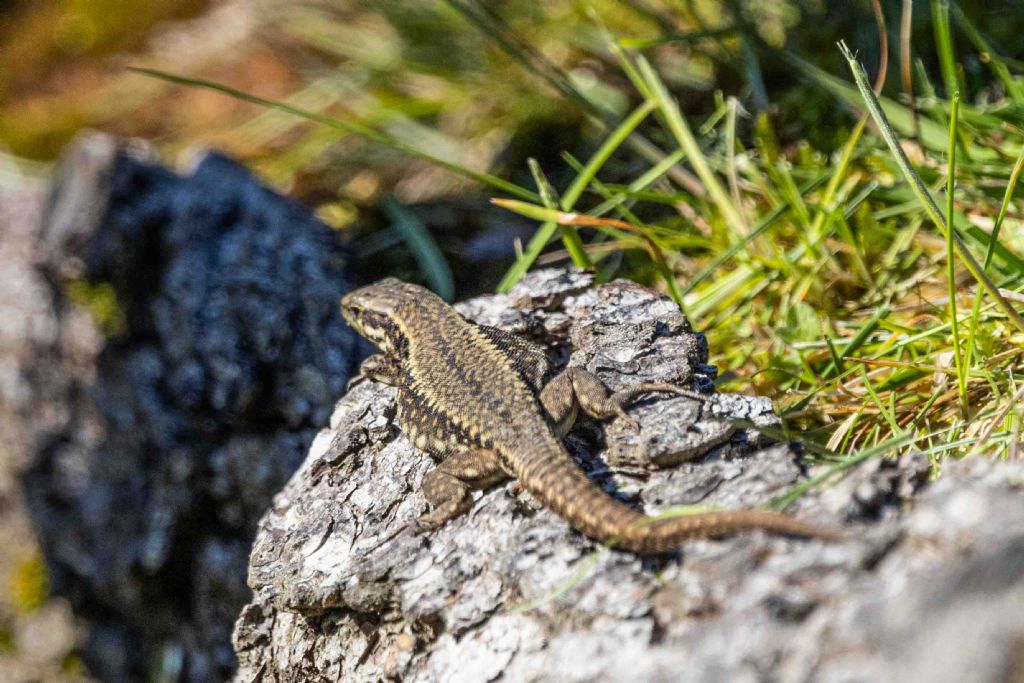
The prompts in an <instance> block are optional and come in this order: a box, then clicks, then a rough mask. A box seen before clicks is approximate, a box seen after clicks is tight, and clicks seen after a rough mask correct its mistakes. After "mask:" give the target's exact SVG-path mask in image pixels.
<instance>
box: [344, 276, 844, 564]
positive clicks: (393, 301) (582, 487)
mask: <svg viewBox="0 0 1024 683" xmlns="http://www.w3.org/2000/svg"><path fill="white" fill-rule="evenodd" d="M341 308H342V313H343V315H344V316H345V319H346V320H347V321H348V322H349V324H350V325H352V327H353V328H354V329H355V330H356V331H358V332H359V333H360V334H362V335H363V336H364V337H366V338H367V339H369V340H370V341H371V342H373V343H374V344H376V345H377V346H378V347H379V348H380V350H381V353H380V354H378V355H375V356H371V357H370V358H368V359H367V360H366V361H365V362H364V364H363V368H362V374H363V375H364V376H366V377H368V378H370V379H374V380H378V381H382V382H386V383H388V384H391V385H394V386H396V387H397V388H398V423H399V425H400V426H401V428H402V430H403V431H404V432H405V433H406V434H407V435H408V436H409V438H410V439H411V440H412V441H413V442H414V443H415V444H416V446H417V447H418V448H421V449H424V450H427V451H429V452H431V453H434V454H435V455H438V456H441V457H442V458H443V460H442V462H441V463H440V464H439V465H438V466H437V468H436V469H434V470H433V471H431V472H429V473H428V474H427V476H426V477H425V478H424V482H423V489H424V494H425V495H426V497H427V499H428V500H429V501H430V503H431V504H432V505H433V510H432V511H431V512H429V513H427V514H425V515H424V516H423V517H421V518H420V520H419V523H420V528H421V529H433V528H436V527H438V526H440V525H442V524H444V523H445V522H447V521H448V520H450V519H452V518H453V517H456V516H458V515H460V514H463V513H465V512H467V511H468V510H469V508H470V506H471V505H472V495H471V494H472V491H473V490H474V489H480V488H485V487H487V486H492V485H494V484H495V483H498V482H500V481H502V480H504V479H506V478H508V477H514V478H515V479H517V480H518V481H519V483H520V485H521V486H522V487H523V488H524V489H526V490H527V491H529V492H530V493H531V494H532V495H533V496H534V497H535V498H537V499H538V500H540V502H541V503H542V504H543V505H545V506H546V507H548V508H550V509H551V510H553V511H555V512H556V513H558V514H559V515H561V516H562V517H563V518H564V519H565V520H566V521H568V522H569V524H570V525H572V526H573V528H575V529H577V530H578V531H580V532H582V533H584V534H586V535H587V536H590V537H591V538H594V539H596V540H598V541H602V542H606V541H609V540H612V539H615V547H617V548H624V549H627V550H631V551H634V552H638V553H658V552H664V551H667V550H671V549H673V548H675V547H677V546H679V545H680V544H681V543H682V542H684V541H686V540H689V539H694V538H700V537H707V536H720V535H724V534H729V533H732V532H736V531H743V530H749V529H765V530H768V531H774V532H778V533H783V534H792V535H798V536H816V537H823V538H832V537H834V536H836V534H835V533H834V532H833V531H830V530H827V529H823V528H820V527H817V526H813V525H811V524H807V523H804V522H801V521H799V520H796V519H794V518H792V517H788V516H786V515H782V514H777V513H773V512H765V511H759V510H734V511H722V512H707V513H702V514H694V515H685V516H681V517H671V518H662V519H652V518H650V517H646V516H644V515H642V514H640V513H639V512H637V511H635V510H633V509H632V508H629V507H627V506H626V505H623V504H622V503H621V502H619V501H618V500H616V499H614V498H612V497H611V496H609V495H607V494H606V493H605V492H604V491H602V490H601V489H600V488H599V487H598V486H596V485H595V484H594V483H593V482H592V481H590V479H588V478H587V476H586V475H585V474H584V473H583V472H582V471H581V470H580V469H579V468H578V467H577V466H576V463H575V462H573V460H572V458H571V457H570V456H569V453H568V452H567V451H566V450H565V447H564V446H563V445H562V442H561V437H562V436H563V435H564V434H565V433H566V432H567V431H568V429H569V428H570V427H571V426H572V424H573V422H574V421H575V419H576V416H577V414H578V412H579V410H581V409H582V410H583V412H585V413H587V414H588V415H590V416H591V417H594V418H597V419H604V418H607V417H611V416H613V415H619V416H621V417H623V418H625V419H627V420H629V421H630V422H632V419H631V418H630V417H629V416H628V415H626V413H625V410H624V409H623V405H624V404H626V403H628V402H629V401H630V400H632V399H633V398H636V397H637V396H640V395H642V394H644V393H648V392H654V391H664V392H672V393H678V394H683V395H687V396H691V397H695V398H698V399H704V398H706V397H704V396H702V395H700V394H696V393H695V392H691V391H688V390H686V389H683V388H681V387H676V386H674V385H669V384H641V385H637V386H635V387H630V388H629V389H626V390H624V391H620V392H617V393H615V394H612V395H611V396H609V395H608V391H607V389H606V387H605V386H604V385H603V384H602V383H601V381H600V380H599V379H598V378H597V377H596V376H595V375H593V374H591V373H589V372H586V371H584V370H581V369H579V368H569V369H567V370H565V371H563V372H562V373H560V374H558V375H557V376H555V377H554V378H553V379H551V380H550V381H547V380H548V378H549V376H550V374H551V365H550V362H549V361H548V359H547V357H546V355H545V354H544V352H543V350H542V349H540V348H539V347H537V346H536V345H534V344H532V343H530V342H528V341H525V340H523V339H521V338H519V337H516V336H515V335H512V334H509V333H507V332H504V331H502V330H498V329H495V328H490V327H484V326H481V325H476V324H474V323H472V322H469V321H467V320H466V319H465V318H463V317H462V316H460V315H459V314H458V313H457V312H456V311H455V309H453V308H452V307H451V306H449V305H448V304H446V303H445V302H444V301H442V300H441V299H440V298H439V297H437V296H436V295H434V294H432V293H431V292H429V291H427V290H426V289H424V288H422V287H419V286H417V285H412V284H408V283H404V282H400V281H398V280H395V279H392V278H388V279H385V280H381V281H380V282H377V283H375V284H372V285H369V286H366V287H362V288H360V289H357V290H355V291H354V292H352V293H350V294H348V295H347V296H346V297H345V298H344V299H342V302H341Z"/></svg>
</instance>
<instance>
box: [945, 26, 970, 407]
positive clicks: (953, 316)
mask: <svg viewBox="0 0 1024 683" xmlns="http://www.w3.org/2000/svg"><path fill="white" fill-rule="evenodd" d="M947 28H948V27H947ZM959 111H960V93H959V92H955V93H953V99H952V102H951V106H950V109H949V152H948V154H947V158H948V160H949V161H948V164H947V169H948V170H947V171H946V225H949V226H952V225H953V199H954V197H953V191H954V190H955V189H956V147H957V144H956V125H957V114H958V113H959ZM955 234H956V231H955V230H954V229H952V228H950V229H948V230H946V280H947V284H948V286H949V322H950V326H951V330H950V331H951V333H952V335H953V360H954V363H955V365H956V382H957V390H958V391H959V393H960V408H961V410H962V411H963V412H964V413H965V414H966V412H967V375H966V372H965V371H964V357H963V352H962V351H961V349H960V323H959V321H958V320H957V310H956V261H955V258H954V255H955V253H956V252H955V250H954V248H953V235H955Z"/></svg>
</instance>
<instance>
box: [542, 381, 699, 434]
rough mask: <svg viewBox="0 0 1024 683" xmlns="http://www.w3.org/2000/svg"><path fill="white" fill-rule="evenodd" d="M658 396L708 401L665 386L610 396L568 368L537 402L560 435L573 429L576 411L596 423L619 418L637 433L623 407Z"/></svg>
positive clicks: (647, 384)
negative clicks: (665, 394) (675, 396)
mask: <svg viewBox="0 0 1024 683" xmlns="http://www.w3.org/2000/svg"><path fill="white" fill-rule="evenodd" d="M658 392H661V393H670V394H677V395H679V396H686V397H687V398H692V399H694V400H697V401H707V400H708V399H709V398H710V396H708V395H705V394H701V393H699V392H697V391H694V390H692V389H687V388H685V387H681V386H678V385H676V384H668V383H665V382H645V383H643V384H635V385H633V386H631V387H626V388H625V389H620V390H619V391H616V392H615V393H613V394H610V395H609V393H608V388H607V387H606V386H605V385H604V382H602V381H601V379H600V378H599V377H598V376H597V375H595V374H593V373H592V372H588V371H587V370H584V369H582V368H568V369H567V370H565V371H563V372H562V373H561V374H559V375H558V376H556V377H555V378H554V379H553V380H551V381H550V382H548V383H547V385H546V386H545V387H544V389H543V390H542V391H541V394H540V400H541V404H542V405H543V406H544V409H545V410H546V411H547V413H548V415H549V416H550V417H551V421H552V423H553V424H554V425H555V427H556V430H557V432H558V433H559V434H565V432H567V431H568V429H569V427H571V426H572V422H573V421H574V420H575V419H576V410H577V408H579V409H580V410H582V411H583V412H584V413H586V414H587V415H589V416H590V417H592V418H594V419H595V420H605V419H607V418H609V417H614V416H617V417H620V418H622V420H623V421H624V422H625V423H626V424H628V425H629V426H630V427H632V428H633V429H635V430H639V429H640V425H639V424H638V423H637V421H636V420H635V419H634V418H633V417H632V416H631V415H629V413H627V412H626V406H627V405H629V404H630V403H632V402H633V401H635V400H636V399H638V398H639V397H640V396H642V395H644V394H650V393H658Z"/></svg>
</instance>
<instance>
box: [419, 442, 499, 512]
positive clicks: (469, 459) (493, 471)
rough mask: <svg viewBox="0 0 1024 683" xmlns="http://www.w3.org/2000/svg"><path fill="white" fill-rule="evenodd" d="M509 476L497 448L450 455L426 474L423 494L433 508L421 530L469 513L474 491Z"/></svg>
mask: <svg viewBox="0 0 1024 683" xmlns="http://www.w3.org/2000/svg"><path fill="white" fill-rule="evenodd" d="M507 477H508V475H507V474H506V473H505V471H504V470H503V469H502V468H501V464H500V463H499V461H498V456H497V455H496V454H495V453H494V451H489V450H485V449H482V448H469V449H466V450H464V451H459V452H458V453H455V454H453V455H451V456H449V457H448V458H446V459H445V460H443V461H441V463H440V464H439V465H438V466H437V467H435V468H434V469H433V470H431V471H430V472H427V474H426V476H424V477H423V485H422V488H423V495H425V496H426V497H427V500H428V501H429V502H430V504H431V506H433V508H434V509H433V510H431V511H430V512H428V513H427V514H425V515H423V516H421V517H420V518H419V520H418V522H417V527H418V530H419V531H427V530H430V529H436V528H437V527H439V526H441V525H442V524H444V523H445V522H447V521H448V520H450V519H454V518H455V517H458V516H459V515H463V514H465V513H467V512H469V509H470V508H471V507H472V506H473V491H476V490H480V489H485V488H488V487H490V486H493V485H494V484H497V483H499V482H501V481H503V480H504V479H506V478H507Z"/></svg>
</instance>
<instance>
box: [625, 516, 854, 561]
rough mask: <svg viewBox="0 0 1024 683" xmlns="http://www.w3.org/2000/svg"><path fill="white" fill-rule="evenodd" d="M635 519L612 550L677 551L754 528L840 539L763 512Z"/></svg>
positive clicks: (835, 532)
mask: <svg viewBox="0 0 1024 683" xmlns="http://www.w3.org/2000/svg"><path fill="white" fill-rule="evenodd" d="M638 516H639V517H640V519H639V520H638V521H636V522H634V523H632V524H630V525H629V526H628V527H626V528H625V529H623V530H622V531H621V532H620V533H619V534H618V542H616V543H615V544H614V545H613V547H616V548H625V549H627V550H632V551H633V552H638V553H661V552H666V551H669V550H672V549H674V548H677V547H678V546H679V545H681V544H682V543H683V542H684V541H689V540H693V539H698V538H711V537H716V536H725V535H728V534H732V533H735V532H738V531H751V530H755V529H762V530H764V531H771V532H774V533H778V534H786V535H789V536H804V537H809V538H822V539H826V540H839V539H840V538H842V533H841V532H839V531H838V530H836V529H829V528H826V527H821V526H817V525H814V524H809V523H807V522H802V521H800V520H799V519H796V518H793V517H789V516H787V515H783V514H780V513H778V512H768V511H767V510H722V511H716V512H700V513H694V514H683V515H679V516H672V517H643V516H640V515H638Z"/></svg>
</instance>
